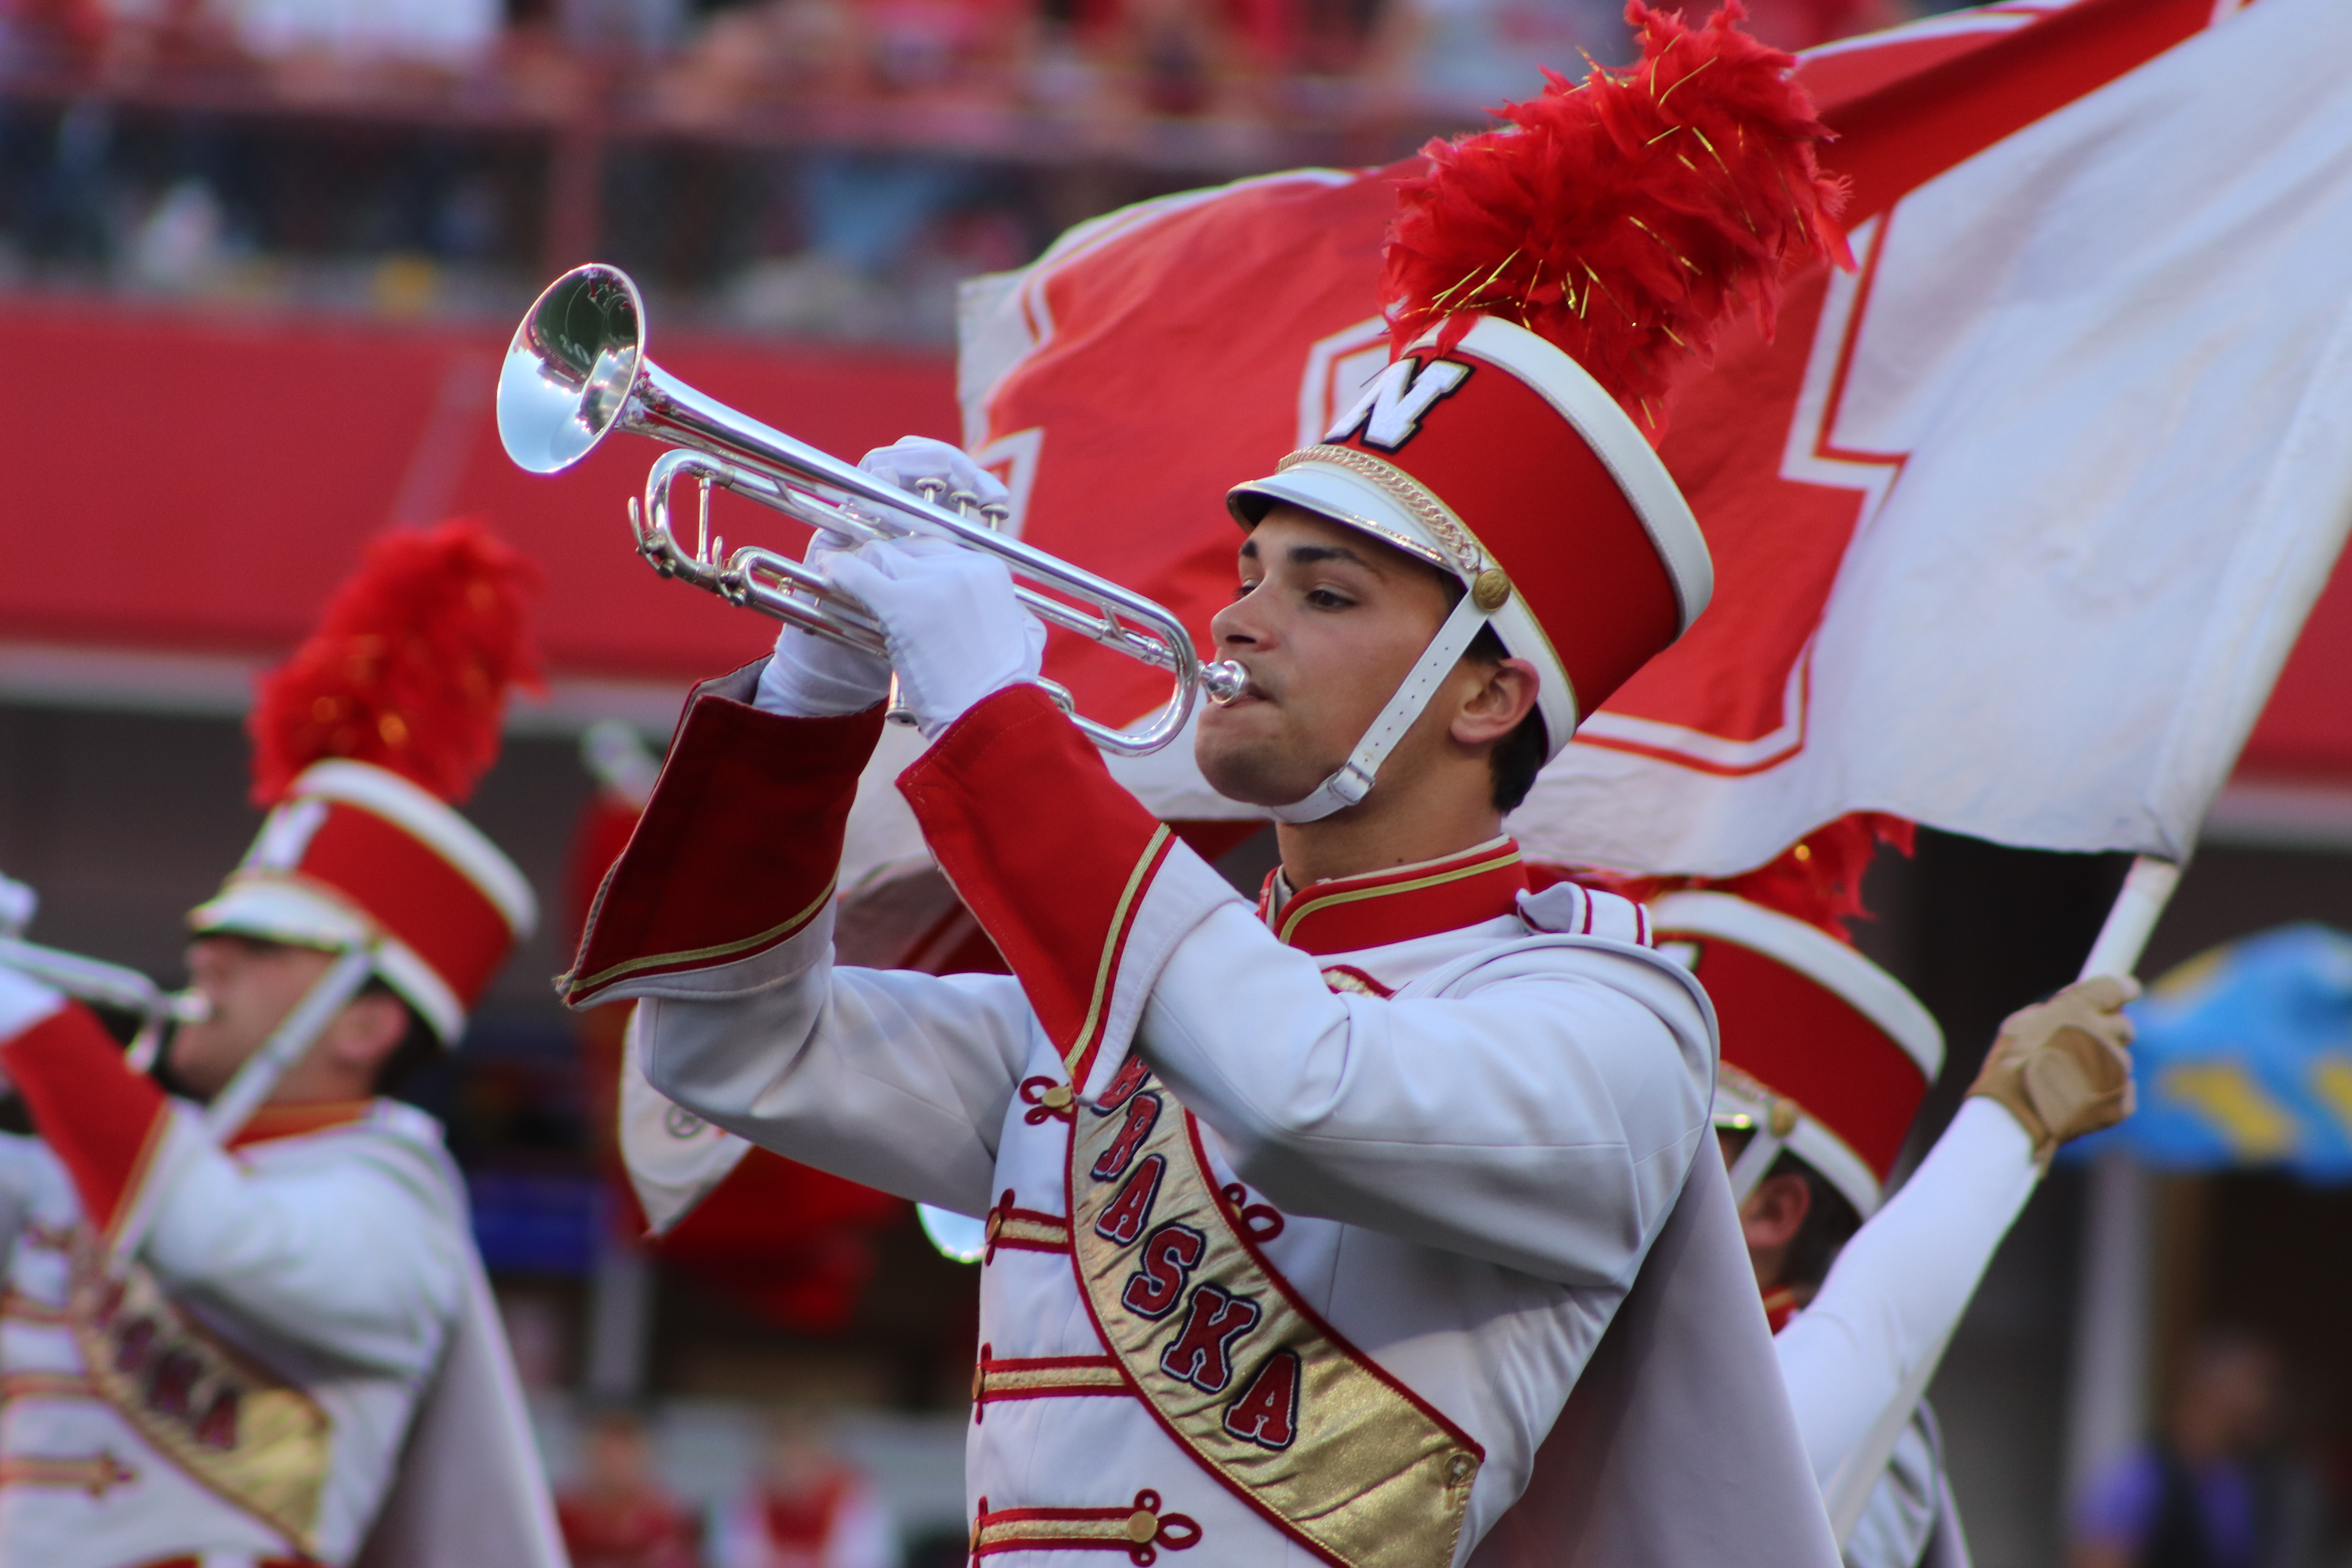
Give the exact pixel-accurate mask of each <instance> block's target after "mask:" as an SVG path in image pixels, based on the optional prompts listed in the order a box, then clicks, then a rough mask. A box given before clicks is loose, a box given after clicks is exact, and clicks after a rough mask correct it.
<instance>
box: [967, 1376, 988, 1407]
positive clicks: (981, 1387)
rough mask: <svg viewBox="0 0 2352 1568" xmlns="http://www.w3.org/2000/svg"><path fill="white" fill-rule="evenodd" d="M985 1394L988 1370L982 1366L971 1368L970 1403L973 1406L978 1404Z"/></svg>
mask: <svg viewBox="0 0 2352 1568" xmlns="http://www.w3.org/2000/svg"><path fill="white" fill-rule="evenodd" d="M987 1392H988V1369H987V1368H986V1367H984V1366H975V1367H973V1368H972V1369H971V1402H972V1403H973V1404H974V1405H977V1404H979V1403H980V1398H981V1395H982V1394H985V1393H987Z"/></svg>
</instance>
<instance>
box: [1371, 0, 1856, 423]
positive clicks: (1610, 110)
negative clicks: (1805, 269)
mask: <svg viewBox="0 0 2352 1568" xmlns="http://www.w3.org/2000/svg"><path fill="white" fill-rule="evenodd" d="M1746 15H1747V8H1746V6H1745V5H1742V4H1741V3H1740V0H1727V3H1726V4H1725V5H1724V6H1723V8H1722V9H1721V10H1719V11H1717V13H1716V14H1715V16H1714V17H1713V18H1712V19H1710V20H1709V21H1708V23H1707V24H1706V26H1705V27H1703V28H1700V29H1699V30H1697V31H1696V32H1694V31H1692V30H1691V29H1689V28H1688V27H1685V26H1684V25H1683V21H1682V18H1681V16H1679V15H1678V14H1676V15H1667V14H1663V13H1660V12H1656V11H1653V10H1651V9H1650V8H1649V7H1648V6H1647V5H1643V4H1641V3H1640V0H1634V3H1633V4H1631V5H1627V6H1626V8H1625V18H1626V20H1627V21H1628V22H1630V23H1631V24H1633V26H1634V27H1635V29H1636V30H1637V31H1638V33H1639V35H1640V37H1641V43H1642V58H1641V59H1640V61H1638V62H1637V63H1636V64H1634V65H1633V66H1631V67H1628V68H1624V69H1622V70H1610V69H1608V68H1605V67H1601V66H1599V65H1595V66H1593V67H1592V68H1591V70H1590V72H1589V73H1588V74H1587V75H1586V77H1585V79H1584V80H1583V81H1581V82H1580V83H1577V84H1575V85H1573V86H1571V85H1570V83H1569V82H1568V80H1567V79H1565V78H1563V77H1560V76H1559V75H1557V74H1555V73H1553V72H1550V71H1546V72H1545V73H1544V74H1545V75H1546V76H1547V77H1548V78H1549V79H1550V86H1549V87H1548V88H1547V89H1545V90H1544V92H1543V95H1542V96H1541V97H1539V98H1536V99H1532V100H1528V102H1525V103H1514V104H1507V105H1505V106H1504V108H1503V109H1502V110H1500V111H1499V114H1500V117H1501V118H1502V119H1504V120H1506V121H1509V122H1510V123H1509V125H1508V126H1507V127H1506V128H1503V129H1498V130H1495V131H1489V132H1481V133H1479V134H1477V135H1473V136H1466V137H1463V138H1461V139H1459V140H1456V141H1452V142H1446V141H1433V142H1430V143H1429V144H1428V146H1426V147H1424V148H1423V155H1424V156H1425V157H1426V158H1427V159H1428V160H1429V167H1428V171H1427V172H1426V173H1424V174H1418V175H1414V176H1412V177H1410V178H1408V179H1405V180H1402V181H1401V182H1399V184H1400V191H1399V197H1398V210H1397V216H1396V217H1395V219H1394V221H1393V222H1392V223H1391V226H1390V230H1389V237H1388V243H1387V246H1386V247H1385V249H1384V251H1383V253H1382V268H1381V300H1383V301H1384V303H1385V307H1386V312H1387V316H1388V321H1389V323H1390V329H1391V342H1392V343H1393V344H1394V346H1395V347H1396V348H1397V349H1398V350H1400V351H1401V350H1402V349H1403V348H1404V347H1405V346H1406V345H1408V344H1410V343H1411V342H1412V340H1413V339H1415V338H1417V337H1418V336H1420V335H1421V333H1422V332H1423V331H1426V330H1427V329H1428V327H1429V325H1430V324H1431V323H1432V322H1433V321H1438V320H1440V319H1442V318H1447V317H1451V320H1450V321H1447V323H1446V325H1445V327H1444V329H1443V331H1442V333H1441V336H1440V338H1439V347H1440V350H1441V352H1442V351H1443V350H1444V349H1449V348H1451V347H1453V346H1454V343H1456V342H1460V341H1461V335H1462V334H1463V333H1464V332H1465V331H1468V330H1469V326H1470V321H1471V318H1472V317H1474V316H1477V315H1493V316H1499V317H1501V318H1503V319H1504V320H1506V321H1516V322H1517V323H1518V324H1520V325H1521V326H1524V327H1527V328H1528V329H1529V330H1530V331H1535V332H1537V333H1538V334H1540V335H1541V336H1543V337H1545V338H1547V339H1549V341H1550V342H1553V343H1555V344H1557V345H1558V346H1559V347H1560V348H1561V349H1563V350H1565V351H1566V352H1567V353H1569V354H1570V356H1572V357H1573V358H1574V359H1575V360H1576V361H1577V363H1580V364H1581V365H1583V366H1584V368H1585V369H1586V370H1587V371H1589V372H1590V373H1591V374H1592V377H1593V379H1595V380H1596V381H1598V382H1600V383H1601V385H1602V386H1604V387H1606V388H1607V389H1608V390H1609V392H1610V394H1611V395H1612V396H1613V397H1615V398H1616V399H1617V401H1618V403H1619V404H1620V405H1622V406H1623V408H1624V409H1625V411H1626V413H1628V414H1629V415H1631V416H1633V419H1634V420H1635V421H1636V422H1637V423H1639V424H1640V425H1642V426H1643V427H1644V428H1645V429H1647V430H1648V431H1649V432H1650V434H1651V437H1652V438H1653V439H1655V438H1656V437H1658V436H1659V435H1660V434H1662V433H1663V432H1664V412H1663V401H1662V400H1663V396H1664V393H1665V391H1666V388H1667V386H1668V385H1669V384H1670V383H1671V382H1672V380H1673V376H1674V372H1675V368H1676V366H1677V365H1679V364H1680V363H1682V362H1684V361H1685V360H1686V359H1687V358H1689V357H1690V356H1692V355H1698V356H1700V357H1701V358H1702V359H1705V358H1706V357H1708V356H1710V355H1711V353H1712V351H1713V348H1714V344H1715V340H1716V336H1717V332H1718V331H1720V330H1721V329H1722V328H1723V326H1724V325H1725V324H1726V323H1727V321H1730V320H1731V318H1732V317H1733V316H1734V315H1736V314H1737V313H1738V310H1740V309H1741V308H1742V307H1743V306H1744V307H1748V308H1750V309H1753V310H1754V311H1755V312H1756V317H1757V321H1758V322H1759V325H1760V326H1761V327H1762V328H1763V330H1764V331H1766V332H1767V333H1768V334H1769V332H1770V331H1771V328H1772V321H1773V314H1774V311H1775V310H1777V309H1778V307H1779V303H1780V281H1781V279H1782V278H1783V277H1784V276H1785V275H1786V274H1788V273H1789V272H1790V271H1792V270H1794V269H1795V268H1798V267H1800V266H1802V265H1803V264H1804V263H1806V262H1809V261H1811V260H1813V259H1815V258H1827V259H1829V260H1832V261H1833V262H1835V263H1836V264H1837V265H1839V266H1841V267H1844V268H1852V267H1853V256H1852V254H1851V253H1850V252H1849V251H1848V250H1847V248H1846V243H1845V236H1844V234H1843V231H1842V230H1841V229H1840V228H1839V226H1838V224H1837V214H1838V211H1839V209H1840V208H1841V207H1842V206H1843V204H1844V200H1845V184H1844V182H1843V181H1842V180H1837V179H1832V178H1829V177H1825V176H1824V175H1823V174H1822V173H1821V168H1820V165H1819V163H1818V162H1817V161H1816V157H1815V150H1816V148H1817V147H1818V146H1819V144H1820V143H1821V142H1825V141H1827V140H1829V139H1830V137H1831V134H1832V132H1830V130H1829V128H1828V127H1827V126H1825V125H1823V124H1822V122H1821V121H1819V120H1817V119H1815V118H1814V117H1813V106H1812V100H1811V98H1810V97H1808V96H1807V94H1806V92H1805V89H1803V88H1801V87H1800V86H1799V85H1797V83H1796V81H1795V80H1794V79H1792V78H1791V77H1790V70H1791V69H1792V68H1794V66H1795V64H1796V61H1795V58H1794V57H1792V56H1790V55H1786V54H1783V53H1781V52H1780V50H1778V49H1774V48H1770V47H1767V46H1765V45H1763V44H1760V43H1758V42H1757V41H1756V40H1755V39H1754V38H1751V37H1748V35H1747V34H1745V33H1743V32H1740V31H1739V30H1738V27H1737V26H1734V24H1735V23H1737V22H1738V20H1739V19H1740V18H1741V17H1742V16H1746Z"/></svg>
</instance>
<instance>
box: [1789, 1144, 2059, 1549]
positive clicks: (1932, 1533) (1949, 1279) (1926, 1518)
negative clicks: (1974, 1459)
mask: <svg viewBox="0 0 2352 1568" xmlns="http://www.w3.org/2000/svg"><path fill="white" fill-rule="evenodd" d="M2040 1176H2041V1170H2040V1167H2038V1166H2037V1165H2036V1164H2035V1163H2034V1159H2033V1141H2032V1138H2031V1137H2029V1136H2028V1135H2027V1133H2026V1131H2025V1129H2024V1128H2023V1127H2022V1126H2021V1125H2019V1123H2018V1121H2017V1118H2016V1117H2015V1116H2013V1115H2011V1113H2010V1112H2009V1111H2008V1110H2006V1109H2004V1108H2003V1107H2002V1106H2001V1105H2000V1102H1998V1101H1996V1100H1987V1099H1983V1098H1980V1097H1971V1098H1969V1099H1968V1100H1963V1101H1962V1102H1961V1104H1960V1109H1959V1112H1958V1114H1957V1115H1956V1116H1954V1117H1953V1118H1952V1124H1951V1125H1950V1126H1949V1127H1948V1128H1946V1129H1945V1131H1944V1135H1943V1136H1942V1137H1940V1138H1938V1139H1937V1141H1936V1146H1935V1147H1934V1148H1932V1149H1930V1150H1929V1151H1928V1152H1927V1158H1926V1159H1925V1160H1922V1161H1921V1162H1920V1163H1919V1168H1918V1169H1917V1170H1916V1171H1914V1172H1913V1173H1911V1175H1910V1177H1909V1178H1908V1179H1907V1180H1906V1181H1905V1182H1904V1184H1903V1185H1902V1187H1901V1188H1900V1189H1899V1190H1898V1191H1897V1192H1896V1193H1895V1195H1894V1196H1893V1197H1891V1198H1889V1199H1887V1201H1886V1204H1885V1206H1884V1207H1882V1208H1881V1209H1880V1210H1879V1211H1878V1212H1877V1213H1876V1214H1874V1215H1871V1217H1870V1218H1869V1219H1868V1220H1867V1221H1865V1222H1864V1225H1863V1227H1862V1229H1861V1230H1860V1231H1858V1232H1856V1233H1855V1235H1854V1237H1853V1240H1851V1241H1849V1242H1847V1243H1846V1245H1845V1247H1844V1249H1843V1251H1842V1252H1840V1253H1839V1254H1838V1258H1837V1261H1836V1263H1835V1264H1834V1265H1832V1267H1831V1269H1830V1272H1829V1277H1828V1279H1824V1280H1823V1281H1822V1288H1821V1290H1820V1291H1819V1292H1818V1293H1817V1294H1816V1295H1815V1296H1814V1298H1813V1300H1811V1303H1809V1304H1808V1305H1807V1306H1806V1308H1805V1309H1804V1310H1802V1311H1801V1312H1799V1313H1797V1314H1796V1315H1795V1316H1794V1317H1792V1318H1791V1319H1790V1321H1789V1323H1788V1325H1787V1327H1785V1328H1783V1329H1782V1330H1781V1331H1780V1333H1779V1335H1778V1336H1776V1338H1775V1339H1774V1341H1773V1350H1774V1352H1776V1353H1777V1354H1778V1356H1779V1358H1780V1368H1781V1373H1782V1374H1783V1376H1784V1377H1785V1378H1786V1379H1787V1382H1788V1385H1789V1399H1790V1404H1791V1405H1793V1406H1794V1407H1795V1410H1796V1413H1797V1426H1798V1430H1799V1431H1800V1432H1801V1434H1802V1435H1803V1437H1804V1442H1805V1453H1806V1457H1807V1458H1808V1460H1809V1461H1810V1462H1811V1465H1812V1467H1813V1470H1814V1473H1815V1474H1816V1475H1817V1476H1818V1477H1819V1478H1820V1479H1821V1482H1822V1486H1823V1487H1825V1488H1826V1487H1827V1486H1828V1485H1829V1484H1830V1481H1831V1479H1832V1477H1834V1476H1835V1475H1836V1474H1837V1473H1838V1468H1839V1467H1840V1466H1841V1465H1843V1464H1844V1463H1845V1462H1846V1460H1847V1458H1848V1456H1849V1455H1851V1454H1853V1452H1854V1451H1855V1450H1856V1449H1857V1448H1859V1447H1861V1446H1862V1444H1863V1442H1864V1439H1865V1438H1866V1437H1867V1436H1869V1435H1870V1432H1871V1429H1872V1428H1873V1427H1874V1426H1875V1425H1876V1424H1877V1422H1878V1420H1879V1417H1880V1415H1881V1413H1882V1412H1883V1411H1885V1408H1886V1407H1887V1405H1889V1404H1891V1403H1892V1402H1893V1401H1894V1400H1895V1398H1897V1397H1898V1396H1899V1395H1900V1394H1901V1393H1902V1391H1903V1389H1904V1387H1905V1385H1906V1384H1907V1383H1908V1382H1909V1380H1910V1378H1911V1376H1912V1374H1913V1373H1914V1372H1915V1371H1916V1369H1917V1367H1918V1366H1919V1364H1920V1361H1921V1359H1922V1358H1923V1357H1925V1356H1928V1355H1932V1354H1936V1353H1937V1352H1940V1351H1941V1350H1942V1348H1943V1346H1944V1344H1945V1342H1946V1341H1947V1340H1948V1338H1949V1337H1950V1335H1951V1332H1952V1330H1953V1328H1954V1327H1955V1326H1956V1325H1957V1324H1958V1322H1959V1321H1960V1316H1961V1314H1962V1313H1963V1312H1965V1311H1966V1310H1968V1305H1969V1300H1970V1299H1971V1298H1972V1297H1974V1296H1975V1294H1976V1289H1977V1284H1978V1281H1979V1280H1980V1279H1983V1278H1984V1271H1985V1269H1986V1268H1987V1267H1988V1266H1990V1263H1991V1262H1992V1257H1993V1254H1994V1253H1995V1252H1997V1251H1998V1250H2000V1243H2001V1238H2002V1237H2006V1236H2007V1235H2008V1234H2009V1229H2010V1226H2012V1225H2014V1224H2015V1223H2016V1221H2017V1216H2018V1214H2019V1212H2020V1211H2021V1210H2022V1209H2023V1208H2024V1206H2025V1204H2026V1200H2027V1199H2029V1198H2031V1197H2032V1195H2033V1189H2034V1186H2035V1184H2036V1183H2037V1182H2038V1181H2039V1179H2040ZM1846 1558H1847V1561H1848V1562H1849V1563H1853V1564H1854V1565H1855V1568H1913V1565H1914V1564H1916V1563H1922V1562H1927V1561H1932V1563H1934V1565H1935V1568H1966V1564H1967V1563H1968V1549H1967V1544H1966V1542H1965V1539H1964V1537H1963V1536H1962V1534H1961V1532H1960V1528H1959V1516H1958V1510H1956V1509H1955V1508H1954V1507H1953V1505H1952V1500H1951V1489H1950V1487H1949V1485H1948V1482H1947V1481H1946V1479H1945V1477H1944V1473H1943V1462H1942V1454H1941V1446H1940V1444H1939V1442H1938V1441H1937V1436H1936V1433H1935V1430H1934V1426H1933V1422H1932V1417H1926V1416H1924V1415H1923V1416H1922V1417H1921V1418H1918V1419H1915V1420H1914V1421H1913V1423H1912V1425H1911V1426H1910V1427H1909V1428H1908V1429H1907V1430H1906V1431H1905V1433H1904V1434H1903V1436H1902V1437H1901V1439H1900V1440H1899V1441H1898V1442H1897V1444H1896V1446H1895V1452H1894V1454H1893V1456H1892V1457H1891V1458H1889V1460H1888V1464H1887V1475H1886V1477H1885V1479H1884V1480H1882V1481H1881V1482H1880V1483H1879V1484H1878V1486H1877V1487H1876V1488H1875V1489H1874V1490H1873V1491H1872V1493H1871V1497H1870V1500H1869V1502H1868V1504H1867V1505H1866V1506H1865V1508H1864V1512H1863V1515H1862V1518H1861V1520H1860V1521H1859V1522H1858V1523H1857V1524H1856V1525H1855V1527H1854V1531H1853V1536H1852V1537H1851V1538H1850V1539H1849V1540H1848V1541H1847V1542H1846Z"/></svg>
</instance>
